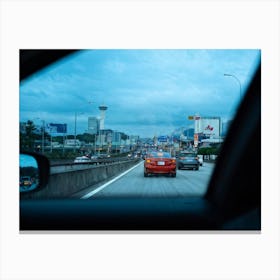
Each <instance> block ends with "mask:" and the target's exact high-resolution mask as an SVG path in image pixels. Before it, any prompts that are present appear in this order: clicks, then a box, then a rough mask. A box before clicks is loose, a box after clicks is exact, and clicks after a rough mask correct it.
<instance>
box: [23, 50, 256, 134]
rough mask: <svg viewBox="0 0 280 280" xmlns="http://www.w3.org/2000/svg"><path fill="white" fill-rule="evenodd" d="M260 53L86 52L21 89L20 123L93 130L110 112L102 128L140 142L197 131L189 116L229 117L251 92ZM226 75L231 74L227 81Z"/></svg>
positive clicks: (33, 79)
mask: <svg viewBox="0 0 280 280" xmlns="http://www.w3.org/2000/svg"><path fill="white" fill-rule="evenodd" d="M260 55H261V53H260V50H86V51H81V52H78V53H76V54H74V55H72V56H69V57H68V58H66V59H64V60H61V61H60V62H58V63H56V64H54V65H52V66H50V67H49V68H47V69H46V70H45V71H42V72H39V73H37V74H36V75H33V76H32V77H30V78H29V79H27V80H25V81H23V82H22V83H21V85H20V121H27V120H33V121H34V123H35V124H41V120H44V121H45V123H51V122H53V123H67V126H68V134H74V124H75V112H77V132H78V133H84V132H85V131H86V130H87V129H88V124H87V120H88V117H89V116H97V117H98V116H99V109H98V106H99V105H101V104H105V105H106V106H108V110H107V112H106V119H105V128H107V129H113V130H117V131H122V132H125V133H127V134H129V135H140V136H141V137H145V136H153V135H155V134H157V135H160V134H170V133H171V132H172V131H174V130H175V129H177V128H180V127H193V123H192V122H191V121H188V120H187V117H188V116H190V115H194V114H196V113H199V114H200V115H201V116H214V117H221V118H222V119H223V120H227V119H230V118H231V117H232V115H233V114H234V112H235V106H236V105H237V104H238V102H239V100H240V97H239V82H238V80H239V81H240V83H241V87H242V93H241V94H242V95H243V93H244V91H245V90H246V87H247V86H248V82H249V81H250V79H251V77H252V74H253V72H254V70H255V67H256V64H257V63H258V62H259V60H260ZM224 73H228V74H231V75H234V76H235V77H236V78H237V79H238V80H237V79H236V78H234V77H232V76H231V77H226V76H224Z"/></svg>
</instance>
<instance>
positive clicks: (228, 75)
mask: <svg viewBox="0 0 280 280" xmlns="http://www.w3.org/2000/svg"><path fill="white" fill-rule="evenodd" d="M224 76H226V77H232V78H234V79H235V80H236V81H237V82H238V83H239V99H240V101H241V82H240V80H239V79H238V78H237V77H236V76H235V75H233V74H226V73H225V74H224Z"/></svg>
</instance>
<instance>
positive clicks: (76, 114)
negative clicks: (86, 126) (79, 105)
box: [74, 112, 83, 152]
mask: <svg viewBox="0 0 280 280" xmlns="http://www.w3.org/2000/svg"><path fill="white" fill-rule="evenodd" d="M82 114H83V113H77V112H75V136H74V139H75V152H76V145H77V143H76V138H77V116H78V115H82Z"/></svg>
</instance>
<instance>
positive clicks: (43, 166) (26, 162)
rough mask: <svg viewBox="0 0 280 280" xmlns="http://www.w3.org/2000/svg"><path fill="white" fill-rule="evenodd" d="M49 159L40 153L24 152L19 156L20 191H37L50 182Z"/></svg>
mask: <svg viewBox="0 0 280 280" xmlns="http://www.w3.org/2000/svg"><path fill="white" fill-rule="evenodd" d="M49 171H50V164H49V160H48V159H47V158H46V157H45V156H43V155H40V154H36V153H30V152H23V153H20V156H19V191H20V193H27V192H31V191H35V190H36V191H37V190H39V189H41V188H43V187H45V186H46V185H47V183H48V178H49Z"/></svg>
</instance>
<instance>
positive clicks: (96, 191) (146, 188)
mask: <svg viewBox="0 0 280 280" xmlns="http://www.w3.org/2000/svg"><path fill="white" fill-rule="evenodd" d="M214 166H215V165H214V164H213V163H204V165H203V166H201V167H200V169H199V170H198V171H195V170H177V176H176V177H175V178H173V177H168V176H165V175H159V176H149V177H144V162H140V163H139V164H137V165H136V166H135V167H133V168H131V169H130V170H129V171H127V172H126V173H125V174H121V175H120V176H118V177H117V178H115V179H113V180H111V181H109V182H107V183H105V184H103V185H100V186H98V187H96V186H95V187H93V188H89V189H87V190H86V191H83V193H79V197H80V198H82V199H94V198H99V197H186V196H197V195H203V194H204V193H205V191H206V189H207V185H208V182H209V180H210V177H211V174H212V171H213V169H214Z"/></svg>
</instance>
